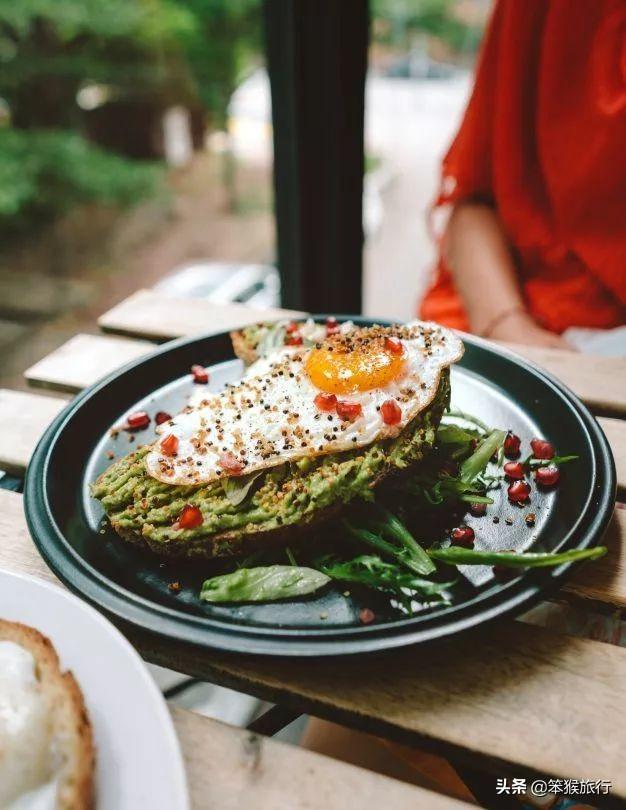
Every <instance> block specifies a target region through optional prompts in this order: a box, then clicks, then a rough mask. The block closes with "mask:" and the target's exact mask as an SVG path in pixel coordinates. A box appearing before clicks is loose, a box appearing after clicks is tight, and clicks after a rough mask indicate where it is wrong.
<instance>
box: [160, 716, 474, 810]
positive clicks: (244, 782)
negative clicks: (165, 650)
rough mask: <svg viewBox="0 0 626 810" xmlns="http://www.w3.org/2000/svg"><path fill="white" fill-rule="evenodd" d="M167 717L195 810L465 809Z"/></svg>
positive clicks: (244, 734)
mask: <svg viewBox="0 0 626 810" xmlns="http://www.w3.org/2000/svg"><path fill="white" fill-rule="evenodd" d="M172 716H173V718H174V723H175V725H176V730H177V732H178V736H179V738H180V742H181V746H182V750H183V756H184V758H185V763H186V765H187V773H188V778H189V788H190V793H191V804H192V807H193V808H198V810H200V808H202V810H206V808H212V810H242V808H251V810H252V808H254V810H257V808H258V810H279V808H289V810H292V809H293V810H314V808H319V810H345V808H346V807H355V808H358V810H361V809H362V810H382V809H383V808H386V807H394V808H405V809H406V810H413V809H414V808H426V809H427V810H430V808H432V810H446V808H451V810H457V808H458V810H461V808H464V807H465V808H469V807H470V805H468V804H466V803H465V802H459V801H456V800H453V799H449V798H447V797H444V796H440V795H439V794H437V793H433V792H432V791H429V790H424V789H422V788H418V787H413V786H410V785H407V784H404V783H403V782H399V781H397V780H396V779H389V778H387V777H384V776H380V775H378V774H375V773H372V772H371V771H367V770H364V769H363V768H357V767H355V766H354V765H347V764H345V763H343V762H338V761H337V760H334V759H330V758H329V757H325V756H321V755H320V754H314V753H312V752H310V751H305V750H303V749H302V748H296V747H295V746H292V745H285V744H284V743H279V742H277V741H275V740H272V739H269V738H267V737H262V736H260V735H258V734H252V733H250V732H248V731H245V730H244V729H238V728H233V727H232V726H227V725H224V724H223V723H218V722H216V721H215V720H208V719H207V718H206V717H201V716H200V715H198V714H195V713H193V712H188V711H184V710H182V709H174V710H173V711H172ZM172 810H174V808H173V809H172Z"/></svg>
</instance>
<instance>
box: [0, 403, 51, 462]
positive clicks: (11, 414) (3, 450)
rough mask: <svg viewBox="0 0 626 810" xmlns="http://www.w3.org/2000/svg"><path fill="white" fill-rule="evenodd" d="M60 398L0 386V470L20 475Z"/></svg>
mask: <svg viewBox="0 0 626 810" xmlns="http://www.w3.org/2000/svg"><path fill="white" fill-rule="evenodd" d="M66 404H67V403H66V401H65V400H64V399H58V398H56V397H54V398H53V397H42V396H38V395H37V394H29V393H23V392H21V391H9V390H7V389H4V388H2V389H0V424H2V429H0V470H5V471H7V472H11V473H17V474H18V475H20V474H21V473H23V472H24V470H25V469H26V466H27V465H28V462H29V460H30V457H31V455H32V452H33V450H34V449H35V446H36V444H37V442H38V441H39V438H40V437H41V435H42V434H43V432H44V430H45V429H46V428H47V427H48V425H49V424H50V422H52V420H53V419H54V417H55V416H56V415H57V414H58V413H59V411H60V410H61V409H62V408H63V407H64V406H65V405H66Z"/></svg>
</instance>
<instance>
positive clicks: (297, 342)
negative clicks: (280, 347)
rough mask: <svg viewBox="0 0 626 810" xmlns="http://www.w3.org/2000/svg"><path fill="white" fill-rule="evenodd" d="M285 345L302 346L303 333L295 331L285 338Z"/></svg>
mask: <svg viewBox="0 0 626 810" xmlns="http://www.w3.org/2000/svg"><path fill="white" fill-rule="evenodd" d="M285 346H302V335H301V334H300V333H299V332H293V333H292V334H291V335H287V337H286V338H285Z"/></svg>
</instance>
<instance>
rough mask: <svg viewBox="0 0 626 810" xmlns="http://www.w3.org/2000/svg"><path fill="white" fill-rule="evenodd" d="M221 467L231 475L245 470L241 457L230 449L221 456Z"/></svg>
mask: <svg viewBox="0 0 626 810" xmlns="http://www.w3.org/2000/svg"><path fill="white" fill-rule="evenodd" d="M220 467H221V468H222V469H223V470H226V472H229V473H231V475H240V474H241V472H243V464H242V463H241V461H239V459H238V458H237V457H236V456H234V455H233V454H232V453H229V452H228V451H227V452H226V453H222V455H221V456H220Z"/></svg>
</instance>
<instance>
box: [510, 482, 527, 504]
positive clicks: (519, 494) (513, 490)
mask: <svg viewBox="0 0 626 810" xmlns="http://www.w3.org/2000/svg"><path fill="white" fill-rule="evenodd" d="M506 494H507V495H508V496H509V500H510V501H511V503H524V501H527V500H528V497H529V495H530V484H528V483H526V481H514V482H513V483H512V484H510V486H509V488H508V489H507V491H506Z"/></svg>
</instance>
